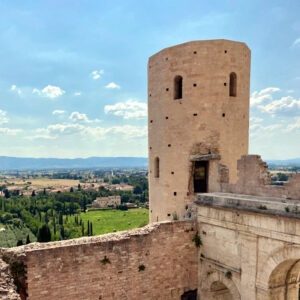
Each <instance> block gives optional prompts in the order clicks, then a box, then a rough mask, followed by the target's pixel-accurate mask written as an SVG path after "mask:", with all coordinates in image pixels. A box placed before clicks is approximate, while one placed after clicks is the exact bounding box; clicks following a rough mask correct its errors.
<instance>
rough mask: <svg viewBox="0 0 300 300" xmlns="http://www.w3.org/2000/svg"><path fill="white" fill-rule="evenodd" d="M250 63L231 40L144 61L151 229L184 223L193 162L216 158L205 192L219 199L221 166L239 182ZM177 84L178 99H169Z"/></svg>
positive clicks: (190, 45)
mask: <svg viewBox="0 0 300 300" xmlns="http://www.w3.org/2000/svg"><path fill="white" fill-rule="evenodd" d="M250 59H251V53H250V50H249V48H248V47H247V45H246V44H244V43H240V42H233V41H228V40H211V41H194V42H189V43H185V44H181V45H177V46H174V47H170V48H166V49H164V50H162V51H160V52H158V53H157V54H155V55H153V56H151V57H150V58H149V62H148V125H149V191H150V221H151V222H156V221H162V220H172V219H174V217H175V218H176V216H178V218H179V219H181V218H182V217H183V216H184V214H185V213H186V210H187V207H188V205H189V204H190V203H191V202H192V201H194V199H195V194H194V191H193V175H192V172H193V162H191V155H199V154H200V155H206V154H207V155H210V154H213V155H216V156H219V157H220V159H219V160H218V161H213V160H212V161H210V162H209V166H208V169H209V171H208V173H209V178H208V191H209V192H213V191H218V187H219V186H220V184H218V183H220V178H219V177H220V176H219V175H220V174H219V173H220V172H219V170H220V166H222V165H225V166H226V167H227V168H228V170H229V182H232V183H233V182H235V181H236V179H237V160H238V159H239V158H240V157H241V156H242V155H245V154H248V130H249V85H250ZM232 73H234V74H233V75H235V76H236V87H233V89H234V88H235V89H236V90H235V92H236V96H230V74H232ZM178 76H181V77H182V97H181V98H180V95H179V98H180V99H174V95H175V94H176V93H177V94H178ZM175 78H176V79H175ZM158 160H159V163H158V162H157V161H158ZM157 165H159V170H157V167H158V166H157ZM157 171H158V172H157ZM158 173H159V174H158ZM157 175H158V176H157Z"/></svg>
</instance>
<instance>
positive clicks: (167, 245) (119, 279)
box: [6, 221, 198, 300]
mask: <svg viewBox="0 0 300 300" xmlns="http://www.w3.org/2000/svg"><path fill="white" fill-rule="evenodd" d="M191 229H193V231H192V230H191ZM195 229H196V225H195V223H194V222H189V221H186V222H181V221H177V222H169V223H161V224H153V225H148V226H146V227H144V228H140V229H134V230H130V231H124V232H119V233H113V234H106V235H102V236H97V237H89V238H80V239H74V240H68V241H61V242H52V243H46V244H39V243H33V244H30V245H26V246H22V247H17V248H12V249H8V250H7V253H6V255H10V254H13V255H14V256H18V257H19V260H20V258H21V259H22V260H23V261H24V262H25V265H26V267H27V289H28V291H27V293H28V299H29V300H41V299H43V300H48V299H49V300H50V299H51V300H53V299H60V300H67V299H68V300H74V299H76V300H80V299H82V300H99V299H105V300H107V299H130V300H134V299H164V300H165V299H180V296H181V295H182V294H183V293H184V291H186V290H193V289H196V288H197V269H198V265H197V248H196V246H195V244H194V242H192V237H193V235H194V234H195ZM142 269H143V270H142Z"/></svg>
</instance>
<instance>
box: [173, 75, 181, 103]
mask: <svg viewBox="0 0 300 300" xmlns="http://www.w3.org/2000/svg"><path fill="white" fill-rule="evenodd" d="M174 99H175V100H176V99H182V77H181V76H179V75H178V76H176V77H175V79H174Z"/></svg>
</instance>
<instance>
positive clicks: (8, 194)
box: [4, 190, 10, 199]
mask: <svg viewBox="0 0 300 300" xmlns="http://www.w3.org/2000/svg"><path fill="white" fill-rule="evenodd" d="M4 197H5V198H6V199H8V198H10V193H9V191H8V190H4Z"/></svg>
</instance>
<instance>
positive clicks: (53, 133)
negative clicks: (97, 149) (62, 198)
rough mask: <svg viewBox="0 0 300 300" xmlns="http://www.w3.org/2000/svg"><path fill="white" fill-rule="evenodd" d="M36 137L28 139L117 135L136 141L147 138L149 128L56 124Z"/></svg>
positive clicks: (95, 138) (43, 129)
mask: <svg viewBox="0 0 300 300" xmlns="http://www.w3.org/2000/svg"><path fill="white" fill-rule="evenodd" d="M35 132H36V135H33V136H29V137H27V139H30V140H35V139H57V138H59V137H61V136H74V135H79V136H82V137H83V138H88V139H91V138H92V139H94V140H103V139H105V138H106V137H107V135H109V136H110V137H111V136H112V135H116V136H117V137H118V138H124V139H134V138H142V137H145V136H147V126H142V127H137V126H131V125H124V126H113V127H110V128H104V127H99V126H97V127H92V126H85V125H83V124H54V125H49V126H48V127H46V128H38V129H37V130H36V131H35Z"/></svg>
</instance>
